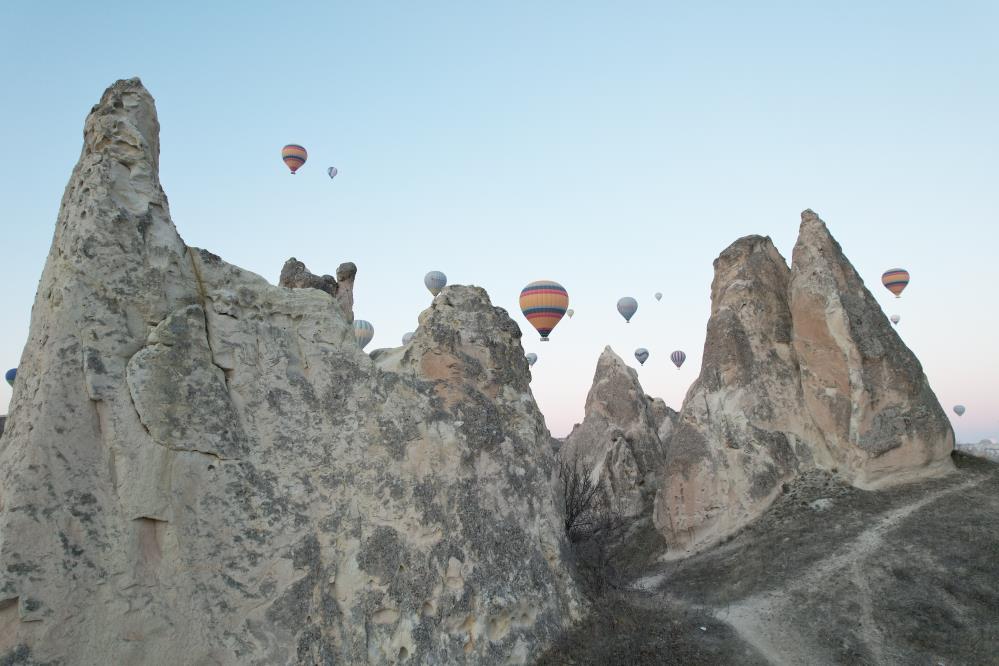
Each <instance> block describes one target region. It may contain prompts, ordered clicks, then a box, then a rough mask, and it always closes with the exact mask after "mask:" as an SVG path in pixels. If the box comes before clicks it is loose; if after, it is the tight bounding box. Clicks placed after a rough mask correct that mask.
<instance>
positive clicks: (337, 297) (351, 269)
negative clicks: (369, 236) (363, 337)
mask: <svg viewBox="0 0 999 666" xmlns="http://www.w3.org/2000/svg"><path fill="white" fill-rule="evenodd" d="M356 275H357V266H355V265H354V263H353V262H351V261H348V262H346V263H343V264H340V266H339V267H338V268H337V269H336V277H333V276H332V275H322V276H319V275H314V274H313V273H312V272H311V271H309V269H308V268H306V267H305V264H304V263H302V262H301V261H299V260H298V259H296V258H295V257H292V258H291V259H289V260H288V261H286V262H284V266H282V267H281V277H280V278H279V279H278V286H280V287H291V288H295V289H306V288H310V289H318V290H319V291H324V292H326V293H327V294H329V295H330V296H332V297H333V300H334V301H336V303H337V305H339V306H340V310H341V312H343V314H344V315H345V316H346V317H347V321H350V322H352V321H354V277H355V276H356Z"/></svg>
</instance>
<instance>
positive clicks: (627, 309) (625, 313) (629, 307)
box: [617, 296, 638, 323]
mask: <svg viewBox="0 0 999 666" xmlns="http://www.w3.org/2000/svg"><path fill="white" fill-rule="evenodd" d="M617 311H618V312H620V313H621V316H622V317H624V321H625V323H629V322H630V321H631V318H632V317H634V316H635V313H636V312H638V301H636V300H635V299H634V298H632V297H631V296H625V297H624V298H622V299H621V300H619V301H618V302H617Z"/></svg>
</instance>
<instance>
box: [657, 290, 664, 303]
mask: <svg viewBox="0 0 999 666" xmlns="http://www.w3.org/2000/svg"><path fill="white" fill-rule="evenodd" d="M656 300H657V301H661V300H663V292H661V291H657V292H656Z"/></svg>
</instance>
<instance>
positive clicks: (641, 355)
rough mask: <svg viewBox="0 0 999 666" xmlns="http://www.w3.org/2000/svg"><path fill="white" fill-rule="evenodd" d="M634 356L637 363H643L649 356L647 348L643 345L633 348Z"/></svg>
mask: <svg viewBox="0 0 999 666" xmlns="http://www.w3.org/2000/svg"><path fill="white" fill-rule="evenodd" d="M635 358H637V359H638V362H639V363H641V364H642V365H645V361H646V360H648V358H649V350H648V349H646V348H645V347H639V348H638V349H636V350H635Z"/></svg>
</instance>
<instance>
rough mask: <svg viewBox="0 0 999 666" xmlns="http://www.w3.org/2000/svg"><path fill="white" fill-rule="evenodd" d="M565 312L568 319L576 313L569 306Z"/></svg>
mask: <svg viewBox="0 0 999 666" xmlns="http://www.w3.org/2000/svg"><path fill="white" fill-rule="evenodd" d="M565 313H566V314H567V315H569V319H572V315H574V314H576V311H575V310H573V309H572V308H569V309H568V310H566V311H565Z"/></svg>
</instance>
